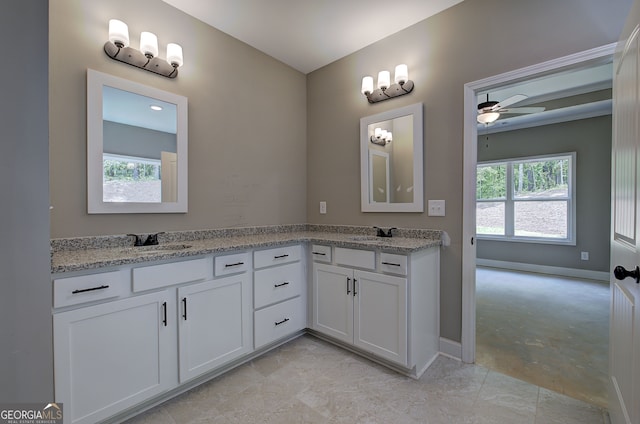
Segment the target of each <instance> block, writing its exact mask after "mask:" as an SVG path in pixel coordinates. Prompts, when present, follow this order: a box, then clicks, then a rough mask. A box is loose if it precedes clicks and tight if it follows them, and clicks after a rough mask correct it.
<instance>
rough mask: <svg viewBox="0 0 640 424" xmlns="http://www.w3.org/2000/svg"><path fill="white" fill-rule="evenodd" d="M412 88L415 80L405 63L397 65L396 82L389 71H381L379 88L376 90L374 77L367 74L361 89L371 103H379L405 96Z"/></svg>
mask: <svg viewBox="0 0 640 424" xmlns="http://www.w3.org/2000/svg"><path fill="white" fill-rule="evenodd" d="M411 90H413V81H411V80H410V79H409V70H408V68H407V65H404V64H402V65H398V66H396V72H395V76H394V84H391V75H390V74H389V71H380V72H379V73H378V88H377V89H375V90H374V89H373V77H371V76H366V77H364V78H362V90H361V91H362V94H364V95H365V96H367V100H368V101H369V103H377V102H381V101H383V100H388V99H392V98H394V97H398V96H403V95H405V94H408V93H411Z"/></svg>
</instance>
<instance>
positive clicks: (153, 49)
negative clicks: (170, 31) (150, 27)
mask: <svg viewBox="0 0 640 424" xmlns="http://www.w3.org/2000/svg"><path fill="white" fill-rule="evenodd" d="M140 51H141V52H142V53H144V55H145V56H151V57H156V56H158V37H156V35H155V34H154V33H152V32H146V31H142V32H141V33H140Z"/></svg>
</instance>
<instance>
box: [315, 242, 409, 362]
mask: <svg viewBox="0 0 640 424" xmlns="http://www.w3.org/2000/svg"><path fill="white" fill-rule="evenodd" d="M371 253H373V252H371ZM313 279H314V281H313V296H314V303H313V305H314V315H313V320H314V329H316V330H317V331H320V332H322V333H325V334H327V335H329V336H332V337H335V338H336V339H338V340H341V341H344V342H347V343H350V344H353V345H355V346H358V347H360V348H362V349H364V350H367V351H369V352H371V353H374V354H376V355H378V356H380V357H382V358H385V359H388V360H390V361H393V362H397V363H399V364H401V365H403V366H407V280H406V278H399V277H392V276H389V275H383V274H376V273H373V272H366V271H361V270H354V269H349V268H345V267H340V266H334V265H325V264H316V265H314V274H313Z"/></svg>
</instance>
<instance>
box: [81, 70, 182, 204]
mask: <svg viewBox="0 0 640 424" xmlns="http://www.w3.org/2000/svg"><path fill="white" fill-rule="evenodd" d="M186 126H187V99H186V98H185V97H183V96H179V95H176V94H173V93H168V92H165V91H162V90H158V89H155V88H153V87H148V86H145V85H142V84H138V83H134V82H131V81H128V80H124V79H121V78H117V77H113V76H110V75H107V74H103V73H100V72H97V71H93V70H89V71H88V74H87V128H88V138H87V160H88V162H87V182H88V185H87V188H88V193H87V199H88V211H89V213H175V212H187V128H186Z"/></svg>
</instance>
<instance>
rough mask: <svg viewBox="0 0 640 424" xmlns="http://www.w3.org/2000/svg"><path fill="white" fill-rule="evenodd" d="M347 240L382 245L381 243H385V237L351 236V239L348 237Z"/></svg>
mask: <svg viewBox="0 0 640 424" xmlns="http://www.w3.org/2000/svg"><path fill="white" fill-rule="evenodd" d="M349 240H352V241H368V242H377V243H383V242H385V241H386V238H385V237H377V236H353V237H349Z"/></svg>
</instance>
